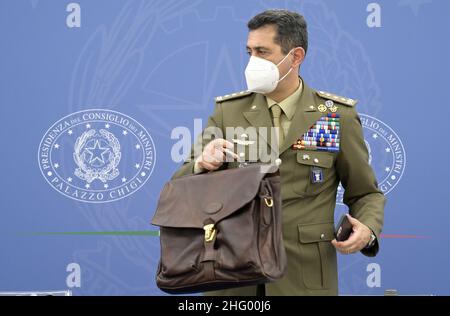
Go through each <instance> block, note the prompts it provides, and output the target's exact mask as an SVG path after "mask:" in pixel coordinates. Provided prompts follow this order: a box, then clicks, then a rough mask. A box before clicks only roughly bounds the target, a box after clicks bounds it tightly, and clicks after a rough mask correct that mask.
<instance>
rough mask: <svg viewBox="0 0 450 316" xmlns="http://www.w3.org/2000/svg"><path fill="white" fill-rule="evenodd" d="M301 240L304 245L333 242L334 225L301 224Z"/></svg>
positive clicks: (299, 226) (299, 231) (299, 229)
mask: <svg viewBox="0 0 450 316" xmlns="http://www.w3.org/2000/svg"><path fill="white" fill-rule="evenodd" d="M298 233H299V240H300V242H302V243H304V244H308V243H313V242H321V241H331V240H333V239H334V224H333V223H332V222H330V223H320V224H300V225H298Z"/></svg>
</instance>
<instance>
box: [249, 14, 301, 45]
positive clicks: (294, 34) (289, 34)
mask: <svg viewBox="0 0 450 316" xmlns="http://www.w3.org/2000/svg"><path fill="white" fill-rule="evenodd" d="M265 25H274V26H276V29H277V33H278V34H277V36H276V37H275V43H277V44H278V45H280V46H281V50H282V51H283V53H284V54H287V53H288V52H289V51H290V50H291V49H293V48H294V47H303V49H304V50H305V52H306V51H307V50H308V30H307V25H306V21H305V18H304V17H303V16H302V15H300V14H298V13H296V12H292V11H288V10H281V9H272V10H266V11H264V12H261V13H259V14H258V15H256V16H254V17H253V18H252V19H251V20H250V21H249V22H248V23H247V26H248V29H249V30H250V31H253V30H256V29H259V28H260V27H263V26H265Z"/></svg>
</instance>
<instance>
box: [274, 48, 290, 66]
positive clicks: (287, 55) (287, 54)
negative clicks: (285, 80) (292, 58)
mask: <svg viewBox="0 0 450 316" xmlns="http://www.w3.org/2000/svg"><path fill="white" fill-rule="evenodd" d="M293 50H294V48H293V49H291V50H290V51H289V53H287V54H286V56H284V57H283V59H282V60H281V61H280V62H279V63H278V64H277V67H278V66H279V65H280V64H282V63H283V61H284V60H285V59H286V58H287V57H288V56H289V55H290V54H291V53H292V51H293Z"/></svg>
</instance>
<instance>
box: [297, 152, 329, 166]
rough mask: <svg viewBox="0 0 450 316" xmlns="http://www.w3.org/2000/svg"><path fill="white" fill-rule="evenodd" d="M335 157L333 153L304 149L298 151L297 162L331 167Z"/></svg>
mask: <svg viewBox="0 0 450 316" xmlns="http://www.w3.org/2000/svg"><path fill="white" fill-rule="evenodd" d="M333 159H334V154H333V153H327V152H321V151H304V150H299V151H298V152H297V162H298V163H301V164H303V165H308V166H317V167H322V168H331V166H333Z"/></svg>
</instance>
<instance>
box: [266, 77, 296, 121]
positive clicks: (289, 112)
mask: <svg viewBox="0 0 450 316" xmlns="http://www.w3.org/2000/svg"><path fill="white" fill-rule="evenodd" d="M302 91H303V82H302V80H301V79H300V84H299V85H298V88H297V90H295V91H294V93H292V94H291V95H290V96H288V97H287V98H286V99H284V100H283V101H281V102H276V101H274V100H272V99H271V98H269V97H267V96H266V102H267V105H268V107H269V109H270V108H271V107H272V106H273V105H274V104H278V105H279V106H280V107H281V109H282V110H283V112H284V114H286V116H287V118H288V120H292V118H293V117H294V114H295V110H296V104H297V101H298V100H299V99H300V95H301V94H302Z"/></svg>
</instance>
